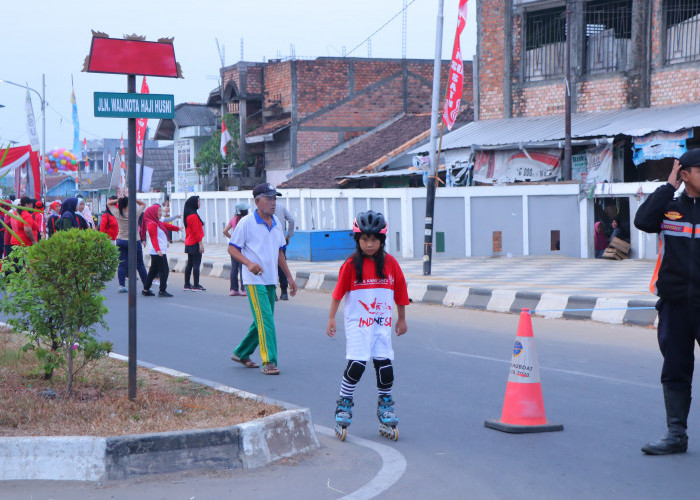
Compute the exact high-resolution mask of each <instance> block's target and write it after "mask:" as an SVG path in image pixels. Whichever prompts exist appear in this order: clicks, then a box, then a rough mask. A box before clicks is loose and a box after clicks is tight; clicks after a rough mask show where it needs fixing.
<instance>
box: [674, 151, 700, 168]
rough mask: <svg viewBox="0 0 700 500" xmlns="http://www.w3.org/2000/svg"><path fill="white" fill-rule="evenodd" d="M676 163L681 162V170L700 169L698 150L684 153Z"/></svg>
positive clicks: (699, 153) (699, 152)
mask: <svg viewBox="0 0 700 500" xmlns="http://www.w3.org/2000/svg"><path fill="white" fill-rule="evenodd" d="M678 161H680V162H681V167H683V168H688V167H700V148H698V149H691V150H689V151H686V152H685V153H683V155H682V156H681V157H680V158H679V160H678Z"/></svg>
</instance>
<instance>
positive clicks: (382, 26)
mask: <svg viewBox="0 0 700 500" xmlns="http://www.w3.org/2000/svg"><path fill="white" fill-rule="evenodd" d="M415 1H416V0H411V3H409V4H408V5H406V6H405V7H404V8H402V9H401V10H400V11H398V12H397V13H396V14H394V16H393V17H392V18H391V19H389V20H388V21H387V22H385V23H384V24H382V25H381V26H380V27H379V29H378V30H377V31H375V32H374V33H372V34H371V35H370V36H368V37H367V38H365V39H364V40H362V41H361V42H360V43H358V44H357V45H356V46H355V47H353V48H352V50H351V51H350V52H348V53H346V54H344V57H347V56H349V55H350V54H352V53H353V52H355V50H357V49H359V48H360V47H362V46H363V45H364V44H365V43H366V42H367V40H369V39H370V38H372V37H373V36H374V35H376V34H377V33H379V32H380V31H382V30H383V29H384V28H386V27H387V25H388V24H389V23H391V21H393V20H394V19H396V18H397V17H399V16H400V15H401V14H403V12H404V11H405V10H406V9H408V8H409V7H410V6H411V5H413V4H414V3H415Z"/></svg>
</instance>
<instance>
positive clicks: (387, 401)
mask: <svg viewBox="0 0 700 500" xmlns="http://www.w3.org/2000/svg"><path fill="white" fill-rule="evenodd" d="M394 404H395V402H394V400H393V399H392V398H391V396H379V401H378V404H377V418H378V419H379V434H381V435H382V436H384V437H386V438H389V439H393V440H394V441H397V440H398V439H399V430H398V429H397V428H396V426H397V425H398V423H399V419H398V417H397V416H396V415H395V414H394Z"/></svg>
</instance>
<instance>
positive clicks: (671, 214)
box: [664, 210, 683, 220]
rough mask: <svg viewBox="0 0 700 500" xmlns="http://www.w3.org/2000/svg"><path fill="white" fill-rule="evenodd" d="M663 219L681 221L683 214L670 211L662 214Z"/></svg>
mask: <svg viewBox="0 0 700 500" xmlns="http://www.w3.org/2000/svg"><path fill="white" fill-rule="evenodd" d="M664 217H666V218H667V219H671V220H678V219H682V218H683V214H681V213H680V212H676V211H675V210H674V211H671V212H666V213H665V214H664Z"/></svg>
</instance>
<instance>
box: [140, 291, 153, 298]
mask: <svg viewBox="0 0 700 500" xmlns="http://www.w3.org/2000/svg"><path fill="white" fill-rule="evenodd" d="M141 293H142V294H143V295H145V296H146V297H153V296H154V295H155V293H153V292H152V291H150V290H141Z"/></svg>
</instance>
